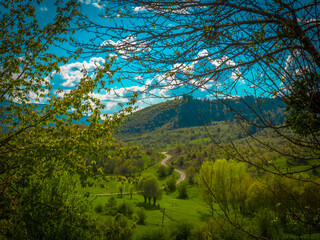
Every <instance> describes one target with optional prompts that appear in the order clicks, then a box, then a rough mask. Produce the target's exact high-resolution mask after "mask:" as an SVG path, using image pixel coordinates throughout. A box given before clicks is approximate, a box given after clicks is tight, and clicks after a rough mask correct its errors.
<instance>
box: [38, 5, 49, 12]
mask: <svg viewBox="0 0 320 240" xmlns="http://www.w3.org/2000/svg"><path fill="white" fill-rule="evenodd" d="M40 11H42V12H47V11H48V8H47V7H46V6H43V7H40Z"/></svg>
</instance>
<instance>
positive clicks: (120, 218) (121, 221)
mask: <svg viewBox="0 0 320 240" xmlns="http://www.w3.org/2000/svg"><path fill="white" fill-rule="evenodd" d="M115 219H116V221H117V222H118V223H119V225H120V227H121V228H126V227H127V226H128V219H127V218H126V216H124V215H123V214H122V213H118V214H117V215H116V217H115Z"/></svg>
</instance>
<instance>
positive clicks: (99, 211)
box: [94, 204, 103, 213]
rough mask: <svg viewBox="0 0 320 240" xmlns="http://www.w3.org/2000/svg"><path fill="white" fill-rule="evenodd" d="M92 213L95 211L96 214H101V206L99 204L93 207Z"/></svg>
mask: <svg viewBox="0 0 320 240" xmlns="http://www.w3.org/2000/svg"><path fill="white" fill-rule="evenodd" d="M94 211H95V212H96V213H102V211H103V207H102V205H101V204H98V205H97V206H95V208H94Z"/></svg>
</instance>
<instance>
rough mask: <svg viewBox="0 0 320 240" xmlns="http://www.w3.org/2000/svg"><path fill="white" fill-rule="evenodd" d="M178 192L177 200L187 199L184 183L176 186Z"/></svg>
mask: <svg viewBox="0 0 320 240" xmlns="http://www.w3.org/2000/svg"><path fill="white" fill-rule="evenodd" d="M178 192H179V196H178V198H180V199H186V198H187V197H188V192H187V184H186V183H185V182H182V183H180V185H179V186H178Z"/></svg>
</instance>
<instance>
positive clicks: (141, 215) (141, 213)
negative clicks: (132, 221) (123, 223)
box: [137, 208, 147, 225]
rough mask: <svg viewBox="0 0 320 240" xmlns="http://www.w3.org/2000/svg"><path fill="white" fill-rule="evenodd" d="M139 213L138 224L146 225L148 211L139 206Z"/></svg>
mask: <svg viewBox="0 0 320 240" xmlns="http://www.w3.org/2000/svg"><path fill="white" fill-rule="evenodd" d="M137 215H138V224H140V225H144V224H145V220H146V218H147V214H146V211H145V210H144V208H139V209H138V210H137Z"/></svg>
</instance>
